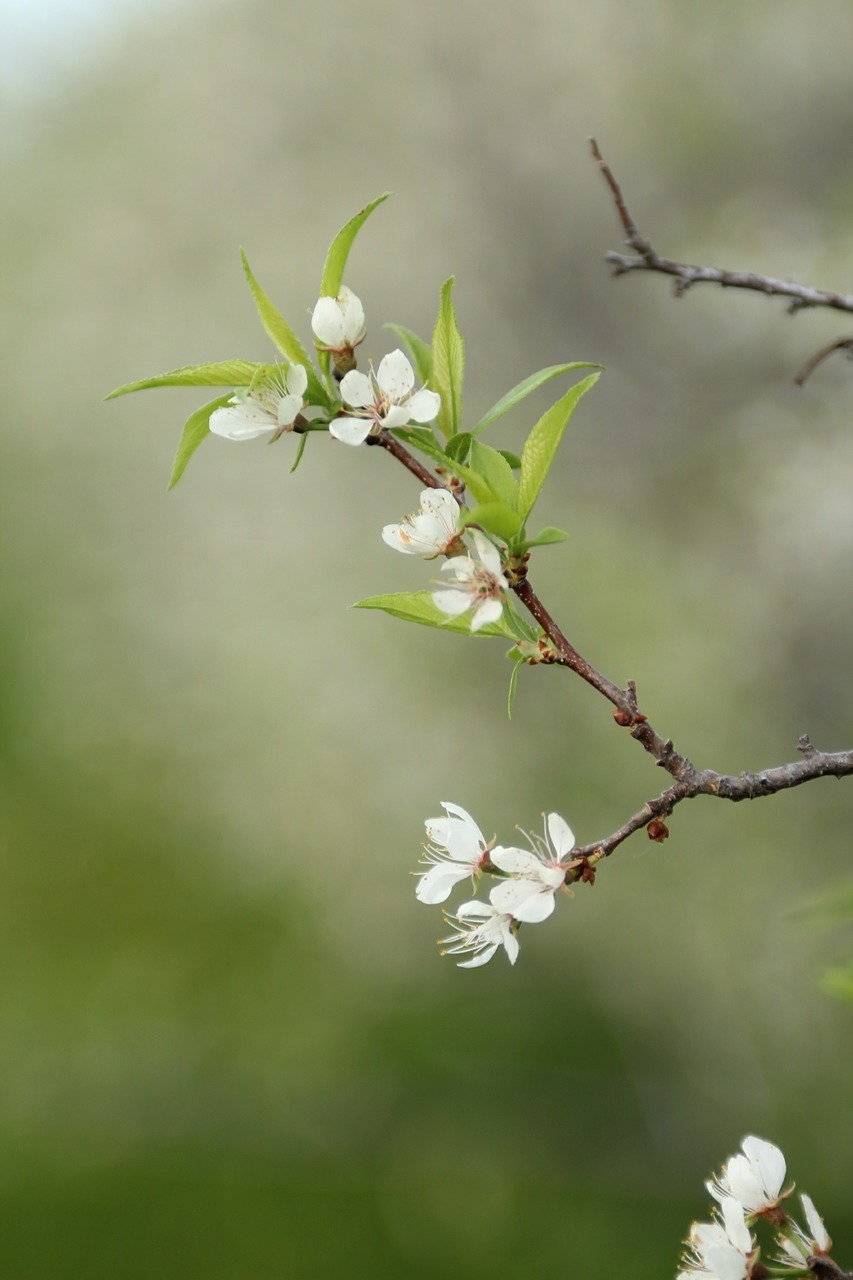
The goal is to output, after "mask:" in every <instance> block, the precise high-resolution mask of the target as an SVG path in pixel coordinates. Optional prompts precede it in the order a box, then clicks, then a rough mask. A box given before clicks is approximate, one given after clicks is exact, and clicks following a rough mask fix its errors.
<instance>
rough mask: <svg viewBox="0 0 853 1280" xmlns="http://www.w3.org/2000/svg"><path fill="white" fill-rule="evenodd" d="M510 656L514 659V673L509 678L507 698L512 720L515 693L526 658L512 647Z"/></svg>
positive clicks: (507, 710)
mask: <svg viewBox="0 0 853 1280" xmlns="http://www.w3.org/2000/svg"><path fill="white" fill-rule="evenodd" d="M516 655H517V656H516ZM508 656H509V657H510V658H511V659H512V662H513V664H514V665H513V668H512V675H511V676H510V678H509V694H508V695H507V700H506V714H507V719H508V720H511V719H512V708H513V704H514V702H515V695H516V692H517V687H518V673H519V671H520V670H521V668H522V665H523V663H524V658H523V657H522V655H521V654H520V653H519V652H518V650H517V649H510V651H509V654H508Z"/></svg>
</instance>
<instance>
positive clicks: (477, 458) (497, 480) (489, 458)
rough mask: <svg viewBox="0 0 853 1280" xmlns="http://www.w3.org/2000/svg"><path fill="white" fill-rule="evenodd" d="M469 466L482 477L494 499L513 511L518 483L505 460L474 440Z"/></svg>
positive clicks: (493, 450) (496, 452) (515, 504)
mask: <svg viewBox="0 0 853 1280" xmlns="http://www.w3.org/2000/svg"><path fill="white" fill-rule="evenodd" d="M469 465H470V466H471V467H472V468H473V470H474V471H476V472H477V474H478V475H481V476H482V477H483V479H484V480H485V481H486V482H487V484H488V486H489V488H490V489H491V490H492V493H494V495H495V497H496V498H499V499H500V501H501V502H503V503H504V504H505V505H506V506H508V507H511V508H512V510H513V511H515V509H516V507H517V506H518V481H517V480H516V478H515V476H514V475H513V474H512V467H511V466H510V465H509V463H508V462H507V460H506V458H504V457H503V455H502V454H500V453H498V451H497V449H493V448H492V447H491V445H488V444H481V443H480V441H479V440H475V441H474V442H473V443H472V445H471V457H470V459H469Z"/></svg>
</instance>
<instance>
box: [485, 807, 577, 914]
mask: <svg viewBox="0 0 853 1280" xmlns="http://www.w3.org/2000/svg"><path fill="white" fill-rule="evenodd" d="M528 839H529V840H530V843H531V845H532V848H531V849H516V848H509V849H505V848H502V847H501V846H498V847H497V848H495V849H493V850H492V851H491V854H490V855H489V856H490V858H491V861H492V862H493V863H494V864H495V866H496V867H499V868H500V870H501V871H505V872H506V873H507V875H508V876H509V877H510V879H509V880H502V881H501V883H500V884H498V885H496V886H495V888H494V889H493V890H492V892H491V895H490V900H491V901H492V902H493V903H494V905H495V906H496V907H498V908H499V909H500V910H502V911H508V912H509V913H510V914H511V915H512V916H514V918H515V919H516V920H521V921H523V922H524V923H525V924H538V923H540V922H541V921H542V920H547V919H548V916H550V915H551V913H552V912H553V910H554V901H555V895H556V893H557V890H558V889H560V888H562V886H563V885H564V884H565V882H566V871H567V869H568V863H569V862H570V861H571V851H572V849H573V848H574V846H575V837H574V833H573V831H572V829H571V827H570V826H569V824H568V823H567V822H566V821H565V819H564V818H561V817H560V815H559V814H558V813H549V814H548V817H547V818H546V819H545V840H544V841H543V840H542V837H541V836H536V837H533V838H531V837H528Z"/></svg>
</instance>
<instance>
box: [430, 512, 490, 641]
mask: <svg viewBox="0 0 853 1280" xmlns="http://www.w3.org/2000/svg"><path fill="white" fill-rule="evenodd" d="M473 536H474V547H475V550H476V552H477V557H478V558H477V559H475V558H474V557H473V556H453V557H452V559H450V560H446V561H445V563H444V564H443V565H442V566H441V568H442V572H444V573H447V575H448V577H450V578H455V581H453V582H444V583H442V585H441V586H437V587H435V588H434V589H433V592H432V598H433V601H434V602H435V605H436V607H437V608H438V609H440V610H441V612H442V613H446V614H449V616H450V617H451V618H457V617H459V615H460V614H463V613H466V612H467V611H468V609H473V610H474V614H473V617H472V618H471V630H472V631H479V630H480V628H481V627H485V626H487V625H488V624H489V623H490V622H497V620H498V619H499V618H500V616H501V613H502V612H503V606H504V598H505V596H506V579H505V578H504V575H503V569H502V568H501V555H500V552H499V551H498V549H497V547H496V546H495V544H494V543H493V542H490V541H489V539H488V538H487V537H486V535H485V534H483V533H481V532H480V531H479V529H474V530H473Z"/></svg>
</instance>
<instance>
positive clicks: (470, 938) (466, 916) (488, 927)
mask: <svg viewBox="0 0 853 1280" xmlns="http://www.w3.org/2000/svg"><path fill="white" fill-rule="evenodd" d="M447 922H448V924H455V926H456V932H455V933H452V934H450V936H449V937H447V938H442V939H441V942H440V944H439V945H440V946H442V947H443V948H444V950H443V951H442V955H447V956H457V955H471V957H472V958H471V959H470V960H460V961H458V966H459V968H460V969H478V968H479V967H480V965H483V964H488V962H489V960H491V958H492V956H493V955H494V954H495V952H496V951H497V950H498V948H499V947H503V948H504V950H505V951H506V953H507V956H508V958H509V962H510V964H515V962H516V960H517V959H518V950H519V947H518V938H517V937H516V934H517V932H518V925H517V923H516V922H515V920H514V919H513V918H512V916H511V915H509V914H508V913H507V912H505V911H498V909H497V907H495V906H493V905H492V904H491V903H488V902H463V904H462V906H461V907H459V908H458V909H457V911H456V914H455V915H448V916H447Z"/></svg>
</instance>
